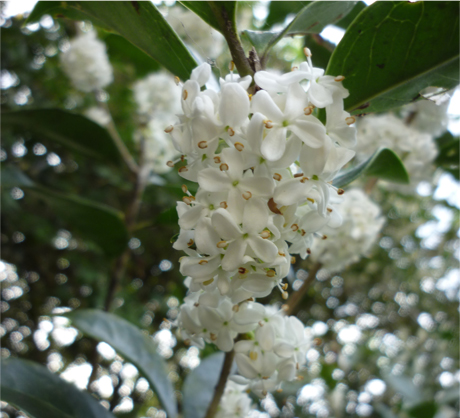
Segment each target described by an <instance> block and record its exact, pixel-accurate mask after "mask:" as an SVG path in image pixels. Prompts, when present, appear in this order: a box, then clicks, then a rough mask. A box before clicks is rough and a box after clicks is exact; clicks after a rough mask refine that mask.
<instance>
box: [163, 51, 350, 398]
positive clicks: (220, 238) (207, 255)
mask: <svg viewBox="0 0 460 418" xmlns="http://www.w3.org/2000/svg"><path fill="white" fill-rule="evenodd" d="M305 54H306V56H307V61H306V62H303V63H302V64H300V66H299V68H298V69H295V70H294V71H292V72H289V73H286V74H282V75H277V74H273V73H269V72H265V71H259V72H257V73H256V74H255V82H256V83H257V85H258V86H259V87H260V88H261V89H260V90H259V91H257V92H256V93H255V94H254V95H251V94H248V91H247V90H248V88H249V87H250V85H251V82H252V78H251V77H250V76H246V77H242V78H241V77H239V76H238V75H236V74H233V72H232V73H231V74H229V75H228V76H226V78H225V79H220V87H221V89H220V91H219V92H217V91H214V90H212V89H209V88H208V89H206V90H202V87H203V86H204V85H205V84H206V83H207V82H208V81H209V79H210V77H211V67H210V66H209V65H208V64H206V63H205V64H202V65H200V66H199V67H197V68H196V69H195V70H194V71H193V72H192V75H191V78H190V80H187V81H186V82H185V83H184V84H183V85H182V94H181V104H182V111H183V114H182V115H180V116H179V118H180V123H178V124H176V125H174V126H172V125H171V126H169V127H168V128H166V130H165V131H166V132H168V133H170V134H171V137H172V140H173V143H174V146H175V147H176V149H177V150H178V151H179V152H180V154H181V157H180V158H178V159H177V160H176V161H170V162H169V165H170V166H174V165H175V164H177V163H179V162H181V164H180V168H179V174H180V175H181V176H182V177H184V178H185V179H188V180H190V181H193V182H197V183H198V186H199V187H198V191H197V193H196V195H195V196H193V195H192V194H191V193H190V192H189V191H188V190H187V188H186V187H185V186H183V191H184V193H185V194H186V195H185V196H184V198H183V201H182V202H178V205H177V211H178V214H179V225H180V228H181V230H180V234H179V237H178V238H177V240H176V242H175V243H174V248H175V249H177V250H182V251H184V252H185V253H186V254H187V256H185V257H182V259H181V266H180V271H181V273H182V274H183V275H184V276H188V277H187V279H186V283H187V285H188V287H189V293H188V295H187V297H186V298H185V301H184V304H183V305H182V307H181V310H180V314H179V317H178V324H179V326H180V327H181V329H182V335H183V337H184V338H185V339H187V340H189V341H190V342H191V343H193V344H195V345H197V346H199V347H203V346H204V342H208V343H215V344H216V345H217V347H218V348H219V349H221V350H223V351H227V352H228V351H230V350H232V349H233V348H234V349H235V352H236V362H237V365H238V370H239V376H235V377H233V379H234V380H235V381H237V382H238V383H240V384H244V385H245V387H247V388H250V389H252V390H253V391H254V392H255V393H256V394H258V395H264V394H266V393H267V392H269V391H272V390H274V389H276V388H278V387H279V386H280V385H281V382H282V381H285V380H293V379H295V376H296V371H297V370H298V369H299V368H300V367H301V366H302V365H303V364H304V363H305V361H306V352H307V351H308V349H309V347H310V344H311V343H310V341H311V338H310V336H309V335H308V333H307V332H306V331H305V328H304V326H303V324H302V322H301V321H299V320H298V319H297V318H295V317H287V316H285V314H284V311H283V310H279V309H278V308H276V307H270V306H264V305H262V304H260V303H257V302H255V298H260V297H265V296H267V295H269V294H270V293H271V291H272V290H273V288H274V287H277V288H278V289H280V291H281V292H282V295H283V297H284V298H285V299H286V298H287V297H288V294H287V291H286V289H287V284H286V283H283V280H284V278H285V277H286V276H287V274H288V272H289V270H290V264H291V260H292V257H291V254H299V255H300V256H301V257H302V258H305V257H306V256H307V254H308V253H309V252H310V246H311V245H312V243H313V239H314V237H315V235H317V236H319V237H323V235H322V234H321V233H319V231H320V230H321V229H322V228H324V227H325V226H329V227H338V226H340V223H341V217H340V215H339V213H338V211H337V210H336V208H335V207H334V206H333V205H332V204H331V194H332V195H333V194H342V193H343V191H342V190H340V189H339V190H338V189H336V188H334V187H333V186H332V185H331V182H332V179H333V178H334V176H335V174H336V173H337V172H338V171H339V170H340V169H341V168H342V167H343V166H344V165H345V164H346V163H347V162H348V161H349V160H350V159H351V158H352V157H353V156H354V151H352V150H350V149H349V148H348V147H350V146H353V145H354V143H355V141H356V138H355V135H356V132H355V129H354V127H353V126H351V125H353V123H354V122H355V119H354V117H351V116H350V115H349V114H348V113H347V112H345V111H344V108H343V99H344V98H345V97H347V96H348V91H347V90H346V89H345V88H344V87H343V86H342V80H343V77H341V76H337V77H333V76H325V75H324V70H321V69H319V68H315V67H313V65H312V62H311V58H310V57H311V53H310V51H309V50H308V49H306V50H305ZM262 89H263V90H262ZM315 108H325V110H326V117H327V119H326V126H325V125H324V124H323V123H322V122H320V120H319V119H318V118H317V117H316V116H315V112H316V111H315ZM184 163H185V164H184ZM248 332H252V334H251V335H253V339H251V340H243V341H238V342H236V343H235V338H236V337H237V336H238V334H240V333H248Z"/></svg>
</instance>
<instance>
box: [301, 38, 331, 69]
mask: <svg viewBox="0 0 460 418" xmlns="http://www.w3.org/2000/svg"><path fill="white" fill-rule="evenodd" d="M305 46H307V47H308V48H310V51H311V53H312V55H313V56H314V57H315V65H316V66H318V67H321V68H326V67H327V64H328V63H329V60H330V59H331V55H332V51H334V48H335V45H334V44H332V43H331V42H329V41H327V40H326V39H324V38H322V37H321V36H320V35H316V34H309V35H307V36H306V37H305Z"/></svg>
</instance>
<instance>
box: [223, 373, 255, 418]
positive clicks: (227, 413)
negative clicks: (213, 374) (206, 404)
mask: <svg viewBox="0 0 460 418" xmlns="http://www.w3.org/2000/svg"><path fill="white" fill-rule="evenodd" d="M251 410H252V400H251V398H250V397H249V395H248V394H247V393H246V392H245V391H244V386H241V385H239V384H237V383H235V382H233V381H231V380H229V381H227V384H226V386H225V391H224V394H223V396H222V399H221V400H220V403H219V409H218V410H217V413H216V415H215V417H216V418H246V417H247V416H248V414H249V413H250V412H251Z"/></svg>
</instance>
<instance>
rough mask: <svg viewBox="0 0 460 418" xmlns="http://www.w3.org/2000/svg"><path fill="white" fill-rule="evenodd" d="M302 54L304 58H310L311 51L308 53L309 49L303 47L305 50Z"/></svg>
mask: <svg viewBox="0 0 460 418" xmlns="http://www.w3.org/2000/svg"><path fill="white" fill-rule="evenodd" d="M303 53H304V55H305V56H306V57H311V51H310V49H309V48H307V47H305V48H304V49H303Z"/></svg>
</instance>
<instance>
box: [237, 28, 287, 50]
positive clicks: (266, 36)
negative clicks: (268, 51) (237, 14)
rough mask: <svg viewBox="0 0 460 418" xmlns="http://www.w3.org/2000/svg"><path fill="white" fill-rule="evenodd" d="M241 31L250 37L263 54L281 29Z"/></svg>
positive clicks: (252, 43)
mask: <svg viewBox="0 0 460 418" xmlns="http://www.w3.org/2000/svg"><path fill="white" fill-rule="evenodd" d="M241 33H242V34H243V35H244V36H246V37H247V38H248V39H249V42H251V45H253V46H254V48H255V49H256V51H257V52H258V53H260V54H262V53H263V51H264V50H265V48H266V47H267V45H268V44H269V43H270V41H271V40H272V39H274V38H276V37H277V36H278V35H279V34H280V31H277V32H274V31H259V30H244V31H242V32H241Z"/></svg>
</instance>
